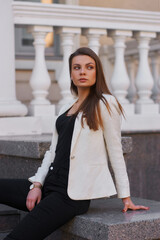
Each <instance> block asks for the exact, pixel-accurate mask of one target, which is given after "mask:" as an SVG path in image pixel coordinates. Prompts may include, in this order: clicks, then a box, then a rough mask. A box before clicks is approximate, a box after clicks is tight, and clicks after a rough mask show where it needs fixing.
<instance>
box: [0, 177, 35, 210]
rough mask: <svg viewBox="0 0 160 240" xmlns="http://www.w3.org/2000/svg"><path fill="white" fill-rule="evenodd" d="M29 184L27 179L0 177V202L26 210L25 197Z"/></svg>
mask: <svg viewBox="0 0 160 240" xmlns="http://www.w3.org/2000/svg"><path fill="white" fill-rule="evenodd" d="M30 185H31V183H30V182H29V181H28V180H27V179H0V192H1V193H0V203H1V204H6V205H8V206H11V207H14V208H17V209H20V210H23V211H28V209H27V207H26V197H27V194H28V191H29V186H30Z"/></svg>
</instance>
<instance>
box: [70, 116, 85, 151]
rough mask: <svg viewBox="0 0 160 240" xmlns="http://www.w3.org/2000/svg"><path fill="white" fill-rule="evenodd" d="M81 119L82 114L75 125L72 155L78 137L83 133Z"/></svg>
mask: <svg viewBox="0 0 160 240" xmlns="http://www.w3.org/2000/svg"><path fill="white" fill-rule="evenodd" d="M81 117H82V112H80V113H78V115H77V117H76V120H75V124H74V129H73V135H72V142H71V151H70V152H71V154H72V152H73V150H74V147H75V145H76V143H77V140H78V137H79V135H80V133H81V130H82V125H81Z"/></svg>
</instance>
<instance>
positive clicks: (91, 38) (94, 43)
mask: <svg viewBox="0 0 160 240" xmlns="http://www.w3.org/2000/svg"><path fill="white" fill-rule="evenodd" d="M82 35H84V36H86V37H87V39H88V47H89V48H91V49H92V50H93V51H94V52H95V53H96V54H97V55H98V54H99V48H100V43H99V40H100V37H101V36H103V35H107V31H106V30H105V29H99V28H84V29H83V30H82Z"/></svg>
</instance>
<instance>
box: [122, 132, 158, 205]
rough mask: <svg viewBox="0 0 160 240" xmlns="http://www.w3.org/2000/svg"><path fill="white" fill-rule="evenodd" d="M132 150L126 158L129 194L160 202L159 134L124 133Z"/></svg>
mask: <svg viewBox="0 0 160 240" xmlns="http://www.w3.org/2000/svg"><path fill="white" fill-rule="evenodd" d="M124 135H125V136H127V135H128V136H131V137H132V141H133V145H132V146H133V150H132V152H131V153H130V154H128V155H127V156H126V159H127V168H128V174H129V179H130V186H131V194H132V195H133V196H134V197H142V198H146V199H153V200H157V201H160V185H159V184H160V132H144V133H125V134H124Z"/></svg>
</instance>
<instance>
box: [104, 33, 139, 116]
mask: <svg viewBox="0 0 160 240" xmlns="http://www.w3.org/2000/svg"><path fill="white" fill-rule="evenodd" d="M108 35H109V36H110V37H112V38H113V40H114V48H115V63H114V69H113V74H112V77H111V87H112V90H113V94H114V95H115V96H116V97H117V99H118V100H119V101H120V103H121V104H123V107H124V109H125V110H126V113H129V114H133V113H134V105H133V104H129V101H128V99H126V96H127V94H128V87H129V84H130V80H129V77H128V73H127V70H126V66H125V61H124V50H125V47H126V46H125V40H126V37H131V36H132V32H131V31H123V30H112V31H109V32H108Z"/></svg>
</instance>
